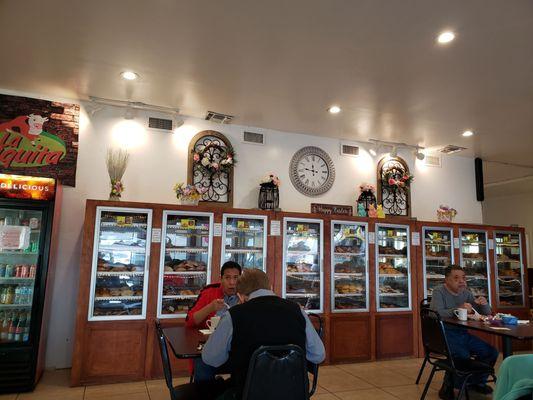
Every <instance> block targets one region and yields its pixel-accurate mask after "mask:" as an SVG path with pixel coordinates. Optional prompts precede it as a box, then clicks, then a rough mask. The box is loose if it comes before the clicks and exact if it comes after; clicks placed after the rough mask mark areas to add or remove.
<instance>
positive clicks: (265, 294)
mask: <svg viewBox="0 0 533 400" xmlns="http://www.w3.org/2000/svg"><path fill="white" fill-rule="evenodd" d="M237 295H238V296H239V299H240V301H241V304H239V305H237V306H235V307H232V308H231V309H230V310H229V312H228V313H226V315H224V316H223V317H222V319H221V320H220V323H219V324H218V327H217V329H216V331H215V332H214V333H213V334H212V335H211V336H210V338H209V340H208V341H207V343H206V344H205V346H204V349H203V351H202V359H203V360H204V362H205V363H206V364H209V365H212V366H214V367H218V366H220V365H222V364H224V363H226V362H227V361H228V360H229V365H230V366H231V379H230V384H231V388H230V389H229V390H228V391H227V392H226V394H225V397H224V398H228V399H234V398H235V399H240V397H241V393H242V390H243V387H244V382H245V380H246V375H247V372H248V364H249V362H250V358H251V356H252V353H253V352H254V351H255V350H256V349H257V348H258V347H259V346H261V345H285V344H296V345H299V346H300V347H301V348H302V349H304V350H305V353H306V358H307V360H308V361H310V362H312V363H315V364H318V363H321V362H322V361H323V360H324V358H325V350H324V344H323V343H322V340H321V339H320V337H319V336H318V334H317V332H316V330H315V328H314V327H313V324H312V323H311V321H310V320H309V317H308V316H307V314H306V313H305V311H303V310H302V309H301V308H300V306H299V305H298V304H297V303H294V302H292V301H289V300H285V299H282V298H280V297H278V296H277V295H276V294H275V293H274V292H273V291H272V290H271V285H270V282H269V281H268V277H267V275H266V274H265V273H264V272H263V271H261V270H259V269H249V270H246V271H244V273H243V274H242V276H241V277H240V278H239V280H238V281H237Z"/></svg>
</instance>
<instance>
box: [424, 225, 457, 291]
mask: <svg viewBox="0 0 533 400" xmlns="http://www.w3.org/2000/svg"><path fill="white" fill-rule="evenodd" d="M422 235H423V236H422V237H423V245H422V249H423V251H424V254H423V261H424V266H423V267H424V276H425V282H424V289H425V297H426V298H428V299H431V295H432V293H433V289H434V288H435V287H437V286H438V285H441V284H443V283H444V270H445V269H446V267H447V266H449V265H451V264H453V233H452V230H451V229H449V228H429V227H424V228H423V230H422Z"/></svg>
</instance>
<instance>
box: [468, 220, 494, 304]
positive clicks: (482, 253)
mask: <svg viewBox="0 0 533 400" xmlns="http://www.w3.org/2000/svg"><path fill="white" fill-rule="evenodd" d="M460 236H461V237H460V239H461V266H462V267H463V269H464V271H465V274H466V283H467V287H468V290H470V291H471V292H472V294H473V295H474V296H475V297H478V296H483V297H485V298H486V299H487V300H488V302H489V303H490V304H492V302H491V295H490V288H489V282H490V269H489V261H488V260H489V256H488V254H489V253H488V251H489V249H488V240H487V232H486V231H479V230H471V229H461V230H460Z"/></svg>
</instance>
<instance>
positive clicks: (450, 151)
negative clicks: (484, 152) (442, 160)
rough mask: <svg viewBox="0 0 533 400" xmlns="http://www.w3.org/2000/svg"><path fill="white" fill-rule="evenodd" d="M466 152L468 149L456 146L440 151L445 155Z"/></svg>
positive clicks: (452, 145) (451, 145)
mask: <svg viewBox="0 0 533 400" xmlns="http://www.w3.org/2000/svg"><path fill="white" fill-rule="evenodd" d="M463 150H466V147H461V146H456V145H454V144H449V145H447V146H445V147H443V148H442V149H440V150H439V151H440V152H441V153H444V154H453V153H459V152H460V151H463Z"/></svg>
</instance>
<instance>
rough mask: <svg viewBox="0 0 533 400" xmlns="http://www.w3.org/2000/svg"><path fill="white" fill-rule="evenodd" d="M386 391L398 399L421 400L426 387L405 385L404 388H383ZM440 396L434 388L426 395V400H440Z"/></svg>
mask: <svg viewBox="0 0 533 400" xmlns="http://www.w3.org/2000/svg"><path fill="white" fill-rule="evenodd" d="M383 390H384V391H386V392H388V393H390V394H392V395H394V396H396V397H398V398H399V399H403V400H408V399H419V398H420V396H421V395H422V392H423V391H424V385H423V384H420V385H404V386H389V387H385V388H383ZM438 399H439V395H438V392H437V390H435V389H433V388H432V387H430V388H429V390H428V392H427V394H426V400H438Z"/></svg>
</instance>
